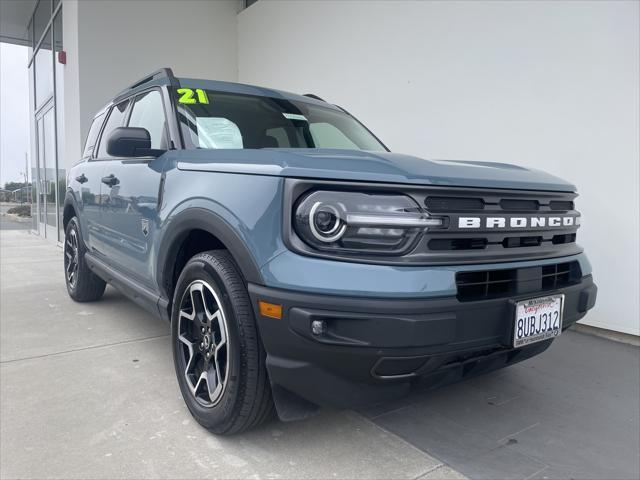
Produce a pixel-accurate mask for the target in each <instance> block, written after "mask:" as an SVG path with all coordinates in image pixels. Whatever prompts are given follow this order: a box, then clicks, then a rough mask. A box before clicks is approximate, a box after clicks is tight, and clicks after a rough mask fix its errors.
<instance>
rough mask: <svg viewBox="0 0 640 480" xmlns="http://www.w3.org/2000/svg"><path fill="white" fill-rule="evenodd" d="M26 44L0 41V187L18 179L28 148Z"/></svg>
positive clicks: (22, 169) (20, 176)
mask: <svg viewBox="0 0 640 480" xmlns="http://www.w3.org/2000/svg"><path fill="white" fill-rule="evenodd" d="M28 59H29V56H28V49H27V47H23V46H20V45H11V44H8V43H0V187H4V184H5V182H9V181H18V180H21V179H22V178H23V177H22V174H21V172H23V171H24V168H25V162H24V154H25V152H27V153H28V154H29V155H31V152H30V147H29V76H28V70H27V61H28Z"/></svg>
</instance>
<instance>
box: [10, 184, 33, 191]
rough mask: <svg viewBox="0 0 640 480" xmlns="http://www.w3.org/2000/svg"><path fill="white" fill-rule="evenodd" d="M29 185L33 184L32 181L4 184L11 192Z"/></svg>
mask: <svg viewBox="0 0 640 480" xmlns="http://www.w3.org/2000/svg"><path fill="white" fill-rule="evenodd" d="M29 185H31V184H30V183H24V182H7V183H5V184H4V189H5V190H9V191H10V192H12V191H14V190H17V189H19V188H22V187H28V186H29Z"/></svg>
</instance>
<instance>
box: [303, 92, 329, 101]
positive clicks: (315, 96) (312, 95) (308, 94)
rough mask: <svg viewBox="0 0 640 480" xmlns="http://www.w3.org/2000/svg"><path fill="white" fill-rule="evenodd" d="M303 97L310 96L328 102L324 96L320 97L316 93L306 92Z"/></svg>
mask: <svg viewBox="0 0 640 480" xmlns="http://www.w3.org/2000/svg"><path fill="white" fill-rule="evenodd" d="M303 97H309V98H313V99H315V100H320V101H321V102H325V103H327V101H326V100H325V99H324V98H320V97H319V96H318V95H314V94H313V93H305V94H304V95H303Z"/></svg>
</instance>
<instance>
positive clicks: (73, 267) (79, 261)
mask: <svg viewBox="0 0 640 480" xmlns="http://www.w3.org/2000/svg"><path fill="white" fill-rule="evenodd" d="M86 251H87V249H86V248H85V246H84V242H83V241H82V237H81V235H80V228H79V227H78V219H77V218H76V217H73V218H72V219H71V220H69V223H68V224H67V228H66V230H65V235H64V278H65V282H66V284H67V292H69V296H70V297H71V298H73V299H74V300H75V301H76V302H93V301H95V300H99V299H100V298H101V297H102V295H103V293H104V289H105V288H106V286H107V284H106V283H105V281H104V280H102V279H101V278H100V277H98V276H97V275H96V274H95V273H93V272H92V271H91V270H90V269H89V266H88V265H87V263H86V262H85V259H84V254H85V253H86Z"/></svg>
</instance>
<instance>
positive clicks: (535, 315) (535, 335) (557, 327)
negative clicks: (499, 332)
mask: <svg viewBox="0 0 640 480" xmlns="http://www.w3.org/2000/svg"><path fill="white" fill-rule="evenodd" d="M563 302H564V295H551V296H548V297H541V298H532V299H529V300H523V301H521V302H518V303H516V318H515V325H514V328H513V346H514V347H523V346H524V345H529V344H530V343H536V342H541V341H543V340H547V339H549V338H554V337H557V336H558V335H560V333H561V332H562V306H563Z"/></svg>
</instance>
